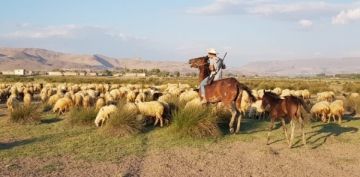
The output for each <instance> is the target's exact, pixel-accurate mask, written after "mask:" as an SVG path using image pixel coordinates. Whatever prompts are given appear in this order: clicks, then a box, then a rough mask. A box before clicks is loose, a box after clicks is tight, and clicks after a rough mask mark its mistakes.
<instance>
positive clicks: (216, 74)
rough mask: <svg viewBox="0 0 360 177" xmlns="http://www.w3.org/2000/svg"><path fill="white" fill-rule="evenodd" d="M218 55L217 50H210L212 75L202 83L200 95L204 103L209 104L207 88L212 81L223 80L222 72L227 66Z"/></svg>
mask: <svg viewBox="0 0 360 177" xmlns="http://www.w3.org/2000/svg"><path fill="white" fill-rule="evenodd" d="M217 54H218V53H217V52H216V50H215V49H213V48H211V49H208V57H209V62H210V65H209V69H210V71H211V73H210V75H209V76H208V77H206V78H205V79H204V80H202V81H201V83H200V93H201V97H202V103H207V100H206V97H205V86H206V85H208V84H209V83H211V82H212V81H217V80H220V79H222V70H223V69H225V66H224V64H223V60H222V59H221V58H219V57H217Z"/></svg>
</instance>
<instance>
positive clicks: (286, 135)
mask: <svg viewBox="0 0 360 177" xmlns="http://www.w3.org/2000/svg"><path fill="white" fill-rule="evenodd" d="M281 124H282V127H283V129H284V134H285V138H286V141H287V143H288V144H289V145H290V141H289V136H288V133H287V128H286V124H285V119H284V118H283V117H282V118H281Z"/></svg>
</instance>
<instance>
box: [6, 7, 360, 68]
mask: <svg viewBox="0 0 360 177" xmlns="http://www.w3.org/2000/svg"><path fill="white" fill-rule="evenodd" d="M359 39H360V1H358V0H357V1H353V0H345V1H340V0H337V1H336V0H327V1H325V0H323V1H318V0H304V1H289V0H192V1H190V0H183V1H165V0H163V1H156V0H153V1H148V0H102V1H98V0H76V1H74V0H62V1H49V0H32V1H21V0H7V1H6V0H4V1H2V2H1V6H0V46H2V47H36V48H46V49H51V50H56V51H62V52H71V53H79V54H95V53H97V54H103V55H107V56H113V57H118V58H125V57H141V58H143V59H149V60H176V61H184V62H185V61H187V59H189V58H191V57H197V56H201V55H204V54H205V53H206V49H207V48H211V47H213V48H216V49H217V50H218V51H219V52H220V53H222V54H223V53H224V52H226V51H227V52H228V58H227V63H228V64H230V65H232V66H240V65H242V64H246V63H248V62H250V61H257V60H274V59H276V60H287V59H296V60H299V61H301V59H309V58H342V57H360V40H359Z"/></svg>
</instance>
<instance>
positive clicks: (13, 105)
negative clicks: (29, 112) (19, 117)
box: [6, 95, 20, 112]
mask: <svg viewBox="0 0 360 177" xmlns="http://www.w3.org/2000/svg"><path fill="white" fill-rule="evenodd" d="M19 105H20V103H19V101H18V100H17V99H16V95H10V97H9V98H8V99H7V101H6V106H7V108H8V110H9V112H13V111H14V110H15V109H17V108H18V107H19Z"/></svg>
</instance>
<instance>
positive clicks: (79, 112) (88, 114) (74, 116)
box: [68, 107, 97, 125]
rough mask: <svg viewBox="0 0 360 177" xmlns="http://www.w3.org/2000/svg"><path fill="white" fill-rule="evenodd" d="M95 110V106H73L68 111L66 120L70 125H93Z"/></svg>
mask: <svg viewBox="0 0 360 177" xmlns="http://www.w3.org/2000/svg"><path fill="white" fill-rule="evenodd" d="M96 115H97V111H96V110H95V108H90V109H85V108H82V107H78V108H73V109H71V110H70V112H69V116H68V122H69V123H70V124H71V125H93V124H94V120H95V118H96Z"/></svg>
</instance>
